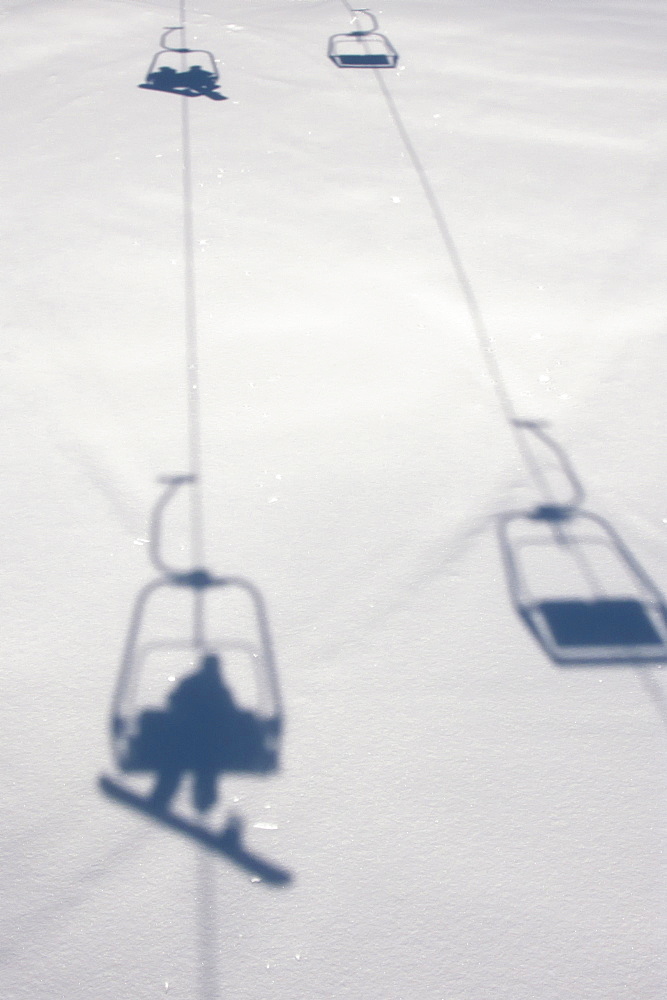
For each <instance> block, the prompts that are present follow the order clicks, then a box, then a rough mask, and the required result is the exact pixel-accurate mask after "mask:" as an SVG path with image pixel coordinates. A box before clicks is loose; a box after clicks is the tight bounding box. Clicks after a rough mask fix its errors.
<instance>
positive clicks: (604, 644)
mask: <svg viewBox="0 0 667 1000" xmlns="http://www.w3.org/2000/svg"><path fill="white" fill-rule="evenodd" d="M516 425H517V427H518V429H519V430H520V431H521V432H523V433H526V434H527V435H528V447H529V448H530V449H531V453H532V458H533V461H534V462H535V468H537V469H539V470H541V472H542V473H543V472H544V468H545V464H546V459H547V458H548V456H551V461H552V462H555V468H556V470H557V472H558V473H559V475H560V478H561V482H562V483H564V484H565V486H566V489H567V493H568V494H569V495H567V496H564V497H562V498H561V499H559V500H555V501H551V500H550V501H549V502H546V503H543V504H538V505H537V506H535V507H533V508H529V509H526V510H517V511H510V512H506V513H503V514H501V515H500V516H499V517H498V519H497V533H498V542H499V547H500V552H501V556H502V561H503V565H504V568H505V575H506V579H507V585H508V589H509V593H510V598H511V601H512V604H513V606H514V608H515V610H516V612H517V614H518V615H519V617H520V618H521V619H522V620H523V622H524V623H525V625H526V626H527V627H528V629H529V630H530V631H531V633H532V634H533V635H534V637H535V638H536V639H537V641H538V642H539V644H540V646H541V647H542V649H543V650H544V652H545V653H546V654H547V656H549V658H550V659H551V660H552V662H553V663H554V664H556V665H558V666H562V667H568V666H569V667H573V666H613V665H626V666H627V665H633V666H639V665H648V664H656V663H663V662H667V611H666V607H665V599H664V597H663V595H662V593H661V591H660V589H659V588H658V586H657V585H656V584H655V583H654V581H653V580H652V579H651V577H650V575H649V574H648V573H647V571H646V570H645V569H644V568H643V566H642V565H641V564H640V563H639V561H638V560H637V558H636V557H635V556H634V554H633V553H632V552H631V551H630V549H629V548H628V546H627V545H626V544H625V542H624V541H623V540H622V538H621V537H620V535H619V534H618V532H617V531H616V530H615V528H614V527H613V525H612V524H611V523H610V522H609V521H608V520H607V519H606V518H604V517H601V516H600V515H598V514H595V513H592V512H590V511H587V510H584V508H583V506H582V504H583V502H584V500H585V493H584V489H583V486H582V484H581V481H580V480H579V478H578V476H577V474H576V473H575V471H574V469H573V466H572V465H571V463H570V461H569V459H568V456H567V455H566V453H565V451H564V450H563V449H562V447H561V446H560V445H559V444H558V443H557V442H556V441H554V440H553V438H552V437H551V436H550V435H549V434H547V432H546V431H545V429H544V426H543V425H542V424H540V423H535V422H529V421H517V422H516ZM541 478H542V479H543V481H545V482H546V481H547V476H546V475H542V477H541ZM561 492H562V490H561Z"/></svg>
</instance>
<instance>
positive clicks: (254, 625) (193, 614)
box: [100, 475, 291, 884]
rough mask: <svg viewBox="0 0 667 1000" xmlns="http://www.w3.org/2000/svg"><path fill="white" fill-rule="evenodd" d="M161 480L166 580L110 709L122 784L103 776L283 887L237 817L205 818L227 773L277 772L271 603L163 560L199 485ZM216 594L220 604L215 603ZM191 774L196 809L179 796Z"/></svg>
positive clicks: (128, 650) (155, 549)
mask: <svg viewBox="0 0 667 1000" xmlns="http://www.w3.org/2000/svg"><path fill="white" fill-rule="evenodd" d="M161 482H162V483H163V485H164V487H165V489H164V490H163V493H162V495H161V496H160V497H159V498H158V500H157V502H156V503H155V505H154V508H153V512H152V515H151V523H150V530H149V543H150V544H149V556H150V560H151V562H152V564H153V566H154V568H155V569H156V570H157V573H158V575H157V576H156V577H155V578H154V579H153V580H151V581H150V582H149V583H147V584H146V585H145V586H143V587H142V588H141V590H140V591H139V594H138V595H137V598H136V600H135V602H134V607H133V610H132V614H131V616H130V622H129V626H128V630H127V635H126V639H125V647H124V651H123V656H122V659H121V664H120V670H119V675H118V680H117V683H116V688H115V692H114V696H113V701H112V706H111V720H110V722H111V726H110V728H111V745H112V752H113V759H114V763H115V766H116V768H117V772H118V776H117V777H115V778H112V777H103V778H102V779H101V781H100V787H101V788H102V790H103V791H104V792H105V793H106V794H107V795H109V796H111V797H112V798H114V799H115V800H116V801H119V802H122V803H123V804H124V805H127V806H131V807H133V808H135V809H138V810H139V811H141V812H143V813H144V814H146V815H149V816H151V817H152V818H153V819H155V820H157V821H159V822H160V823H162V824H164V825H166V826H167V827H169V828H171V829H172V830H175V831H178V832H180V833H182V834H186V835H187V836H189V837H191V838H193V839H194V840H196V841H198V842H199V843H200V844H203V845H204V846H206V847H208V848H210V849H212V850H215V851H218V852H220V853H221V854H224V855H226V856H227V857H229V858H230V859H232V860H233V861H235V862H236V863H237V864H239V865H240V866H241V867H244V868H246V869H247V870H248V871H251V872H253V873H254V874H257V875H259V876H260V877H261V878H263V879H264V881H266V882H270V883H273V884H284V883H286V882H289V881H290V878H291V876H290V874H289V872H287V871H285V870H284V869H282V868H279V867H277V866H275V865H272V864H270V863H269V862H267V861H265V860H264V859H262V858H259V857H258V856H257V855H254V854H252V853H250V852H249V851H248V850H246V849H245V848H244V847H243V843H242V823H241V820H240V819H239V818H238V817H232V818H231V819H230V820H229V821H228V823H227V825H226V826H225V827H224V828H223V829H222V831H220V832H217V831H215V830H214V829H212V823H213V822H214V820H211V819H209V816H208V814H209V813H210V812H211V810H212V809H213V806H215V805H216V804H217V803H220V802H221V793H220V784H221V782H220V779H221V778H222V777H223V776H224V775H225V774H238V773H243V774H252V775H269V774H274V773H276V772H277V771H278V770H279V751H280V742H281V736H282V729H283V713H282V699H281V695H280V689H279V684H278V676H277V671H276V667H275V661H274V656H273V648H272V642H271V635H270V630H269V625H268V620H267V614H266V609H265V605H264V601H263V598H262V595H261V593H260V591H259V589H258V588H257V587H256V586H255V585H254V584H253V583H251V582H250V581H249V580H246V579H244V578H242V577H218V576H215V575H214V574H212V573H210V572H209V571H208V570H207V569H205V568H203V567H194V568H189V569H188V568H185V569H177V568H174V567H172V566H171V565H170V564H169V563H168V562H167V560H165V558H164V557H163V554H162V547H163V538H162V535H163V530H162V523H163V519H164V517H165V513H166V512H167V510H168V509H171V506H172V500H173V498H174V497H175V496H176V494H177V493H179V491H181V488H182V487H183V486H184V485H188V486H190V487H193V486H194V483H195V477H193V476H191V475H180V476H178V475H177V476H167V477H163V478H162V479H161ZM216 598H217V600H218V601H219V602H222V604H221V605H220V606H217V607H216V605H215V599H216ZM225 602H227V603H225ZM209 618H210V619H211V620H213V621H215V622H217V623H219V624H223V625H224V624H225V623H226V624H227V628H229V627H230V623H232V622H233V623H234V627H235V628H236V630H237V631H236V634H227V635H225V634H224V629H223V634H218V635H215V634H212V633H211V632H210V629H209V625H208V619H209ZM156 628H157V634H156V633H155V631H154V630H155V629H156ZM165 629H168V630H169V634H166V635H165V634H164V630H165ZM193 664H194V669H192V666H193ZM188 665H190V670H189V672H187V673H183V669H184V668H185V669H187V667H188ZM232 667H233V668H234V670H232V671H231V672H232V674H233V678H232V679H231V680H230V678H229V677H228V676H227V674H228V672H229V671H230V670H231V668H232ZM234 671H235V672H234ZM236 685H239V686H240V689H241V692H242V695H243V698H242V700H241V701H239V698H238V697H237V695H238V690H237V687H236ZM137 775H138V776H142V775H144V776H147V777H149V778H151V779H152V781H151V784H150V787H148V790H146V788H147V785H146V777H138V778H137V777H135V776H137ZM186 777H187V778H189V779H191V781H190V784H191V804H190V807H189V808H188V806H187V805H186V804H184V801H183V798H184V797H183V796H182V795H180V794H179V793H180V787H181V784H182V783H183V780H184V778H186Z"/></svg>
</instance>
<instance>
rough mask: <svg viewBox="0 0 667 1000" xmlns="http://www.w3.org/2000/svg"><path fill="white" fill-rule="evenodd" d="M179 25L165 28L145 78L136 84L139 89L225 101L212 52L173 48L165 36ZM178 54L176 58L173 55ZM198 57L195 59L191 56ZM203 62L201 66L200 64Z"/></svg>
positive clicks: (178, 27)
mask: <svg viewBox="0 0 667 1000" xmlns="http://www.w3.org/2000/svg"><path fill="white" fill-rule="evenodd" d="M182 30H183V28H182V27H180V26H177V27H174V28H165V30H164V32H163V34H162V37H161V38H160V48H159V50H158V51H157V52H156V54H155V55H154V56H153V58H152V60H151V63H150V66H149V67H148V71H147V73H146V79H145V80H144V82H143V83H140V84H139V87H140V88H142V89H143V90H161V91H163V92H165V93H169V94H180V95H181V96H182V97H209V98H210V99H211V100H212V101H226V100H227V98H226V97H225V96H224V94H220V93H219V92H218V91H219V89H220V82H219V81H220V74H219V73H218V67H217V64H216V61H215V58H214V56H213V53H212V52H209V51H208V49H188V48H184V47H183V48H174V47H173V46H171V45H169V43H168V41H167V36H168V35H169V34H171V32H172V31H182ZM177 56H179V57H180V58H178V59H177V58H176V57H177ZM193 56H196V57H198V58H199V61H198V62H195V61H194V59H193V58H190V57H193ZM202 64H204V65H202Z"/></svg>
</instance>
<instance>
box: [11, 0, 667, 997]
mask: <svg viewBox="0 0 667 1000" xmlns="http://www.w3.org/2000/svg"><path fill="white" fill-rule="evenodd" d="M186 6H187V20H188V38H189V42H190V46H191V47H193V48H194V47H196V46H197V45H199V46H201V47H202V48H203V49H210V50H212V51H213V52H214V54H215V56H216V57H217V58H218V59H219V60H220V73H221V90H222V92H223V93H224V94H225V95H226V96H227V97H228V100H227V101H225V102H215V101H210V100H207V99H206V98H205V97H201V98H197V99H192V100H190V101H189V113H190V120H191V136H192V156H193V180H194V225H195V265H196V276H197V302H198V310H199V347H200V365H201V367H200V373H199V374H200V398H201V412H202V421H203V461H204V476H203V491H204V500H205V527H206V548H207V557H208V562H209V564H210V565H211V567H212V568H214V569H215V570H218V571H219V572H224V573H229V574H235V573H238V574H242V575H243V576H245V577H248V578H249V579H251V580H253V581H254V582H255V583H256V584H257V585H258V586H259V587H260V588H261V590H262V593H263V595H264V597H265V599H266V601H267V603H268V607H269V613H270V620H271V628H272V635H273V639H274V642H275V645H276V652H277V662H278V667H279V672H280V680H281V684H282V688H283V696H284V700H285V711H286V719H287V726H286V732H285V739H284V747H283V761H282V763H283V766H282V770H281V772H280V773H279V774H278V775H277V776H272V777H265V778H261V777H257V778H253V777H243V776H238V777H234V778H228V779H226V780H225V781H224V797H225V803H226V806H227V808H228V809H229V811H231V812H234V813H235V814H238V815H241V816H243V817H244V820H245V824H246V826H245V829H246V841H247V844H248V847H249V849H252V850H253V851H255V852H257V853H258V854H260V855H262V856H264V857H266V858H268V859H270V860H272V861H274V862H275V863H276V864H279V865H281V866H283V867H286V868H288V869H290V870H291V872H292V873H293V882H292V883H291V884H290V885H289V886H287V887H283V888H270V887H268V886H267V885H265V884H263V883H262V881H261V880H259V881H257V880H256V879H255V878H253V877H252V876H251V875H249V874H248V873H247V872H243V871H241V870H239V869H238V868H236V867H235V866H234V865H233V864H232V863H231V862H229V861H227V860H226V859H225V858H220V857H218V856H216V855H213V854H207V853H205V852H204V851H203V850H202V849H201V848H199V847H198V846H197V845H196V844H195V843H193V842H191V841H189V840H187V839H186V838H183V837H181V836H179V835H178V834H176V833H173V832H170V831H167V830H165V829H164V828H163V827H160V826H158V825H156V824H154V823H152V822H151V821H150V820H148V819H147V818H145V817H144V816H142V815H140V814H138V813H137V814H133V813H131V812H129V811H127V810H126V809H124V808H122V807H121V806H120V805H116V804H115V803H113V802H112V801H110V800H108V799H106V798H104V797H103V796H102V795H101V794H100V792H99V790H98V787H97V778H98V775H100V774H101V773H105V772H109V769H110V766H111V765H110V761H109V750H108V746H107V714H108V711H109V704H110V699H111V694H112V691H113V687H114V682H115V677H116V672H117V669H118V664H119V659H120V654H121V648H122V644H123V640H124V636H125V631H126V628H127V624H128V619H129V616H130V612H131V608H132V603H133V601H134V598H135V596H136V594H137V592H138V591H139V588H140V587H141V586H142V584H143V583H145V582H146V581H147V580H148V579H150V578H151V576H152V575H154V571H153V570H152V569H151V567H150V565H149V562H148V555H147V549H148V546H147V543H146V539H147V534H146V532H147V519H148V515H149V513H150V510H151V507H152V505H153V503H154V501H155V498H156V496H157V492H158V487H157V486H156V484H155V479H156V477H157V476H158V475H160V474H162V473H165V472H175V471H183V470H185V469H186V468H187V466H188V454H187V440H186V421H185V413H186V397H185V388H186V373H185V367H184V366H185V348H184V326H183V244H182V238H183V237H182V204H181V148H180V102H181V101H182V100H185V98H181V97H178V96H175V95H172V94H167V93H157V92H151V91H149V90H142V89H138V87H137V85H138V84H139V83H141V82H142V80H143V78H144V74H145V73H146V69H147V67H148V64H149V62H150V60H151V58H152V56H153V54H154V52H155V50H156V47H157V43H158V40H159V37H160V34H161V32H162V30H163V28H164V26H165V25H168V24H169V25H173V24H177V23H178V17H179V4H178V2H176V0H161V2H149V0H95V2H93V0H67V2H65V0H23V2H21V0H5V2H3V3H2V4H1V5H0V28H1V30H2V37H3V42H4V45H3V49H4V55H3V74H2V82H1V86H2V89H3V100H2V107H3V113H4V128H3V149H2V155H1V162H2V178H1V190H2V193H3V199H2V200H3V215H2V223H1V225H2V232H3V247H4V253H3V264H4V266H3V269H2V300H3V303H4V308H3V336H2V343H1V344H0V361H1V363H2V364H1V368H0V371H1V373H2V390H1V392H0V407H1V410H2V420H1V423H0V427H1V428H2V431H1V433H2V438H3V446H2V455H3V475H2V477H1V479H0V496H1V502H2V511H3V514H4V523H5V532H4V545H3V557H2V560H1V562H0V566H1V572H2V582H3V586H2V593H3V604H4V615H3V639H4V654H5V655H4V672H3V677H4V685H3V691H4V697H3V699H2V708H1V710H0V713H1V715H0V732H1V733H2V740H1V742H0V747H1V750H2V756H1V758H0V761H1V763H2V773H3V775H4V779H5V784H4V797H5V823H4V844H3V862H4V864H3V870H2V875H1V876H0V895H1V898H2V900H3V907H2V911H1V913H0V940H1V949H2V959H3V966H4V971H3V987H2V995H3V996H4V997H7V998H8V1000H9V998H11V1000H24V998H25V1000H27V998H30V1000H55V998H61V997H62V998H67V1000H84V998H91V1000H92V998H94V1000H118V998H125V997H127V998H130V997H131V998H132V1000H149V998H152V997H158V996H162V995H164V994H165V993H167V992H168V995H169V997H170V1000H222V998H234V1000H251V998H252V1000H255V998H259V997H265V996H271V997H272V998H273V1000H296V998H302V1000H563V998H565V997H567V998H572V1000H662V998H663V997H664V996H665V991H666V986H667V984H666V982H665V980H666V977H665V965H664V959H663V954H664V943H665V926H666V922H665V864H664V840H665V838H664V820H665V801H666V800H665V778H664V775H665V763H666V762H665V735H666V727H667V707H666V695H665V681H664V678H663V675H662V672H661V668H660V667H641V668H640V667H632V666H629V667H618V666H616V667H600V668H595V669H592V668H570V669H566V670H564V669H562V668H561V669H559V668H557V667H555V666H554V665H553V664H552V663H551V662H550V661H549V660H548V659H547V658H546V656H545V655H544V653H543V652H542V651H541V650H540V648H539V647H538V645H537V644H536V642H535V641H534V640H533V638H532V637H531V636H530V635H529V634H528V632H527V631H526V629H525V627H524V626H523V625H522V624H521V622H520V621H519V619H518V617H517V616H516V614H515V613H514V611H513V609H512V607H511V603H510V599H509V595H508V591H507V586H506V581H505V577H504V573H503V567H502V565H501V560H500V555H499V552H498V546H497V542H496V536H495V533H494V517H495V515H496V514H498V513H499V512H502V511H504V510H510V509H516V508H520V507H521V506H522V505H525V504H526V503H529V502H531V500H534V499H536V497H535V493H534V489H533V488H532V486H531V484H530V480H529V477H528V474H527V472H526V470H525V468H524V466H523V464H522V461H521V457H520V455H519V453H518V451H517V450H516V447H515V442H514V439H513V435H512V433H511V431H510V429H509V428H508V426H507V424H506V423H505V421H504V419H503V414H502V411H501V409H500V406H499V403H498V399H497V397H496V395H495V393H494V387H493V385H492V381H491V378H490V377H489V373H488V371H487V369H486V368H485V366H484V363H483V357H482V354H481V353H480V350H479V346H478V344H477V342H476V339H475V336H474V332H473V330H472V327H471V323H470V318H469V315H468V312H467V308H466V304H465V301H464V299H463V296H462V294H461V290H460V287H459V285H458V283H457V281H456V277H455V274H454V271H453V269H452V266H451V263H450V261H449V260H448V259H447V255H446V253H445V251H444V248H443V245H442V242H441V240H440V237H439V235H438V231H437V227H436V225H435V221H434V219H433V216H432V214H431V212H430V210H429V207H428V204H427V202H426V200H425V199H424V195H423V192H422V190H421V187H420V185H419V181H418V178H417V176H416V174H415V171H414V169H413V166H412V165H411V163H410V160H409V158H408V156H407V155H406V151H405V148H404V146H403V145H402V143H401V139H400V136H399V135H398V133H397V130H396V127H395V125H394V123H393V122H392V120H391V118H390V116H389V113H388V110H387V105H386V103H385V100H384V98H383V96H382V93H381V91H380V90H379V88H378V85H377V82H376V79H375V75H374V74H373V72H371V71H367V70H355V69H345V70H341V69H338V68H337V67H335V66H334V65H333V64H332V63H331V62H330V61H328V60H327V58H326V46H327V40H328V38H329V36H330V35H331V34H333V33H334V32H340V31H346V30H348V24H349V15H348V13H347V11H346V9H345V6H344V4H343V3H341V2H340V0H274V2H269V0H232V2H229V3H224V4H223V3H214V2H213V0H188V3H187V5H186ZM375 12H376V14H378V16H379V20H380V26H381V29H382V30H383V31H385V32H386V34H387V35H388V36H389V37H390V38H391V41H392V43H393V44H394V45H395V47H396V48H397V49H398V51H399V53H400V63H399V67H398V68H397V69H396V70H386V71H383V72H384V77H383V79H384V80H385V81H386V83H387V85H388V87H389V89H390V91H391V93H392V95H393V98H394V100H395V101H396V105H397V107H398V109H399V112H400V115H401V117H402V120H403V122H404V124H405V127H406V129H407V130H408V133H409V136H410V139H411V141H412V143H413V144H414V147H415V149H416V151H417V153H418V155H419V157H420V159H421V162H422V163H423V165H424V168H425V170H426V171H427V172H428V177H429V180H430V183H431V186H432V188H433V191H434V192H435V194H436V196H437V198H438V202H439V204H440V207H441V209H442V211H443V212H444V215H445V218H446V220H447V223H448V225H449V227H450V229H451V233H452V236H453V239H454V242H455V244H456V246H457V249H458V252H459V253H460V255H461V258H462V260H463V263H464V266H465V268H466V272H467V275H468V278H469V280H470V282H471V285H472V288H473V290H474V293H475V296H476V298H477V300H478V302H479V304H480V307H481V310H482V313H483V315H484V319H485V322H486V326H487V328H488V331H489V334H490V336H491V339H492V345H493V349H494V351H495V356H496V357H497V360H498V362H499V364H500V366H501V368H502V372H503V375H504V378H505V380H506V383H507V386H508V389H509V392H510V394H511V397H512V400H513V402H514V405H515V407H516V410H517V412H518V413H520V414H521V415H522V416H525V417H532V418H542V419H546V420H549V421H550V422H551V428H552V431H553V433H554V435H555V437H556V438H557V439H558V440H559V441H560V443H561V444H562V445H563V447H564V448H565V450H566V452H567V454H568V456H569V457H570V459H571V461H572V462H573V463H574V465H575V467H576V469H577V470H578V472H579V474H580V476H581V478H582V481H583V483H584V485H585V487H586V490H587V500H586V504H587V507H589V508H590V509H592V510H595V511H597V512H599V513H601V514H603V515H605V516H606V517H608V518H609V519H610V521H611V522H612V523H613V525H614V526H615V528H616V529H617V530H618V531H619V532H620V533H621V535H622V536H623V538H624V539H625V541H626V542H627V544H628V545H629V546H630V548H631V549H632V551H633V553H634V554H635V556H636V557H637V559H638V560H639V561H640V562H641V564H642V566H643V567H644V568H645V569H646V570H647V571H648V572H650V573H651V574H652V576H653V577H654V579H655V580H656V582H657V583H658V585H659V586H660V587H661V588H662V589H663V591H664V590H666V589H667V499H666V496H665V491H664V484H665V452H664V443H663V442H664V433H663V431H664V426H665V422H666V420H667V402H666V399H667V396H666V394H665V392H664V376H665V371H667V348H666V347H665V320H664V301H665V271H666V268H665V264H666V263H667V260H666V255H665V249H664V217H665V205H666V202H667V198H666V189H665V176H666V172H665V130H664V98H665V71H664V51H665V41H666V39H665V12H664V5H663V4H662V3H657V2H654V0H632V2H630V0H586V2H582V0H577V2H574V0H530V2H528V0H505V2H504V3H501V4H499V3H497V2H496V3H492V2H489V0H468V2H465V3H464V2H462V0H452V2H449V3H444V4H443V3H441V2H439V0H403V2H399V0H387V2H385V3H383V4H382V6H381V7H378V8H377V9H376V10H375ZM185 542H186V538H185V537H184V536H183V537H182V538H181V539H179V538H175V539H174V540H173V541H172V542H171V545H172V550H171V551H172V553H174V559H176V558H177V557H178V553H179V552H180V548H179V545H180V546H181V547H182V545H184V543H185Z"/></svg>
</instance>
